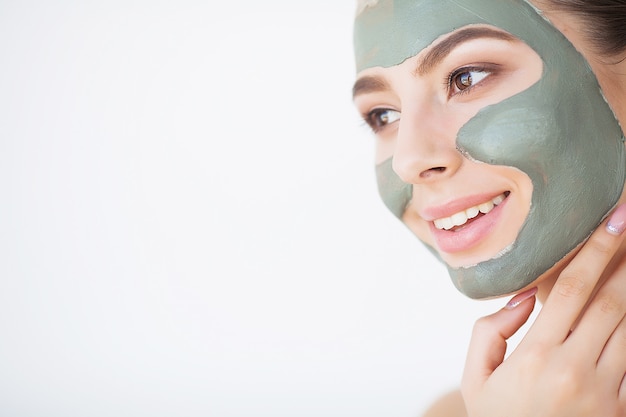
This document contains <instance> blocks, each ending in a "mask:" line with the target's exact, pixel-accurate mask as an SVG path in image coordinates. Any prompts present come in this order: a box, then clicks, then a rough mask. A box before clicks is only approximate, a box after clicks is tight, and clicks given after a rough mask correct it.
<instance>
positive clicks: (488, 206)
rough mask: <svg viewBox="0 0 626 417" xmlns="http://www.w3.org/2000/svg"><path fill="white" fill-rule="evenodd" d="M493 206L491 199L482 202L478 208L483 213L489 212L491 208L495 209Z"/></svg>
mask: <svg viewBox="0 0 626 417" xmlns="http://www.w3.org/2000/svg"><path fill="white" fill-rule="evenodd" d="M493 207H494V205H493V203H492V202H491V201H489V202H487V203H482V204H481V205H480V206H478V210H480V212H481V213H483V214H487V213H489V212H490V211H491V210H493Z"/></svg>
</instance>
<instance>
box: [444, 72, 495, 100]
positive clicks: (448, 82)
mask: <svg viewBox="0 0 626 417" xmlns="http://www.w3.org/2000/svg"><path fill="white" fill-rule="evenodd" d="M468 72H485V73H488V74H489V75H487V77H490V76H492V75H493V74H494V72H495V68H493V67H491V68H487V67H486V66H484V65H483V66H469V67H462V68H457V69H455V70H454V71H452V72H451V73H450V74H448V76H447V77H446V78H445V79H444V86H445V88H446V89H447V90H448V96H449V97H452V96H455V95H463V94H469V93H470V92H471V91H472V90H473V89H474V85H471V86H469V87H467V88H466V89H464V90H459V91H456V92H455V91H454V80H455V78H456V77H458V76H459V75H461V74H465V73H468ZM480 83H481V81H479V82H478V84H480Z"/></svg>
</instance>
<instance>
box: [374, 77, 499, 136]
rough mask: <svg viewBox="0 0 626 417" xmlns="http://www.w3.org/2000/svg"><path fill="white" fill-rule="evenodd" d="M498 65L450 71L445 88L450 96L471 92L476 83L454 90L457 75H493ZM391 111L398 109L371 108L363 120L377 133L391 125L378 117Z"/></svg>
mask: <svg viewBox="0 0 626 417" xmlns="http://www.w3.org/2000/svg"><path fill="white" fill-rule="evenodd" d="M497 67H498V66H497V65H481V66H467V67H461V68H457V69H455V70H454V71H452V72H451V73H449V74H448V75H447V76H446V77H445V79H444V88H445V89H446V90H447V91H448V97H452V96H459V95H464V94H469V93H470V92H471V91H472V90H473V89H474V87H475V85H471V86H469V87H467V88H465V89H463V90H460V89H459V91H456V92H455V91H453V90H454V80H455V78H456V77H457V76H459V75H461V74H464V73H467V72H484V73H487V74H488V75H487V76H486V77H491V76H493V75H494V74H495V73H496V72H497ZM480 83H482V79H481V80H480V81H478V83H477V84H476V85H478V84H480ZM389 111H397V110H394V109H389V108H376V109H373V110H371V111H370V112H368V113H365V114H363V115H362V117H363V122H364V123H365V124H366V125H368V126H369V128H370V129H371V130H372V131H373V132H374V133H375V134H377V133H379V132H380V131H382V130H383V129H385V128H386V127H387V126H389V124H390V123H387V124H382V123H378V122H377V117H380V115H381V114H383V113H385V112H389Z"/></svg>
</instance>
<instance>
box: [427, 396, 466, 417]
mask: <svg viewBox="0 0 626 417" xmlns="http://www.w3.org/2000/svg"><path fill="white" fill-rule="evenodd" d="M466 416H467V414H466V413H465V403H463V397H462V396H461V391H460V390H456V391H452V392H449V393H447V394H445V395H444V396H442V397H441V398H439V399H438V400H437V401H435V402H434V403H433V404H432V405H431V406H430V407H428V409H427V410H426V412H424V414H423V415H422V417H466Z"/></svg>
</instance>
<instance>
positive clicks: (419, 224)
mask: <svg viewBox="0 0 626 417" xmlns="http://www.w3.org/2000/svg"><path fill="white" fill-rule="evenodd" d="M416 212H417V210H415V208H414V207H413V203H409V205H408V207H407V210H406V211H405V212H404V214H403V215H402V219H401V220H402V222H403V223H404V224H405V225H406V226H407V227H408V228H409V230H411V232H413V234H415V236H417V238H418V239H419V240H421V241H422V242H424V243H426V244H428V245H429V246H433V247H434V241H433V238H432V233H431V231H430V222H427V221H425V220H424V219H422V218H421V217H419V216H418V215H417V214H416Z"/></svg>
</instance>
